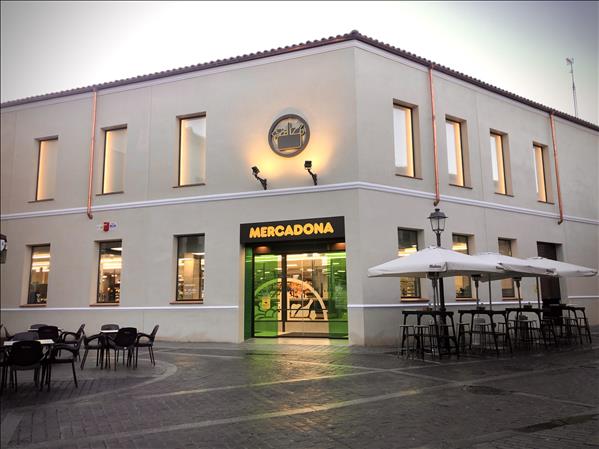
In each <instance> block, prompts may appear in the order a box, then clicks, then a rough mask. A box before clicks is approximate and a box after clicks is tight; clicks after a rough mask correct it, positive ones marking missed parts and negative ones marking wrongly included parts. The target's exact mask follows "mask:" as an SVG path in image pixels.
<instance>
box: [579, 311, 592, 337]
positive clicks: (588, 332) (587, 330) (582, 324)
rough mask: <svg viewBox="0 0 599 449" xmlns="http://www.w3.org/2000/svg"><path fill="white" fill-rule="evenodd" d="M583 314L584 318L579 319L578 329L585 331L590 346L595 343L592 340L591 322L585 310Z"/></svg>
mask: <svg viewBox="0 0 599 449" xmlns="http://www.w3.org/2000/svg"><path fill="white" fill-rule="evenodd" d="M582 314H583V316H582V317H578V318H577V321H578V328H579V329H583V330H584V333H585V338H586V339H587V340H588V341H589V344H590V343H592V342H593V340H592V339H591V328H590V327H589V320H587V315H586V313H585V311H584V310H583V311H582ZM581 336H582V333H581Z"/></svg>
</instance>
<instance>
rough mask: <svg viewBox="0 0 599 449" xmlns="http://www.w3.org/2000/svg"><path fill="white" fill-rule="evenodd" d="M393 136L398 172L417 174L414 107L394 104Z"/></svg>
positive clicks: (410, 174) (405, 174) (408, 174)
mask: <svg viewBox="0 0 599 449" xmlns="http://www.w3.org/2000/svg"><path fill="white" fill-rule="evenodd" d="M393 136H394V144H395V167H396V169H397V173H398V174H400V175H404V176H411V177H414V176H416V167H415V166H416V164H415V153H414V120H413V109H412V108H409V107H407V106H401V105H398V104H394V105H393Z"/></svg>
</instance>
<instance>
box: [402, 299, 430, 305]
mask: <svg viewBox="0 0 599 449" xmlns="http://www.w3.org/2000/svg"><path fill="white" fill-rule="evenodd" d="M399 301H400V302H402V303H404V304H428V303H429V300H428V299H426V298H400V300H399Z"/></svg>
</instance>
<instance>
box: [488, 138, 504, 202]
mask: <svg viewBox="0 0 599 449" xmlns="http://www.w3.org/2000/svg"><path fill="white" fill-rule="evenodd" d="M503 143H504V142H503V136H502V135H501V134H497V133H491V166H492V169H493V184H494V185H495V193H501V194H503V195H506V194H508V190H507V180H506V158H505V153H504V147H503Z"/></svg>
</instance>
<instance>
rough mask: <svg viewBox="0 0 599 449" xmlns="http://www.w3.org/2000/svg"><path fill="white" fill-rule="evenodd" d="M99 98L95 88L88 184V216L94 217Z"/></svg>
mask: <svg viewBox="0 0 599 449" xmlns="http://www.w3.org/2000/svg"><path fill="white" fill-rule="evenodd" d="M97 100H98V92H97V91H96V90H95V89H94V97H93V106H92V140H91V144H90V147H89V174H88V179H89V184H88V186H87V218H89V219H90V220H91V219H92V218H94V216H93V215H92V191H93V180H94V152H95V147H96V106H97Z"/></svg>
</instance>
